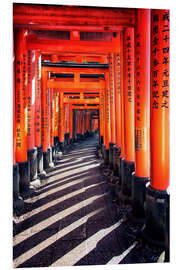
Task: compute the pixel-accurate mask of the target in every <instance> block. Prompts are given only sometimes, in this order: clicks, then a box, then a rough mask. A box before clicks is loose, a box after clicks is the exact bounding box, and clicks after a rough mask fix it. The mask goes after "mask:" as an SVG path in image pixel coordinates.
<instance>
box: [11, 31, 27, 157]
mask: <svg viewBox="0 0 180 270" xmlns="http://www.w3.org/2000/svg"><path fill="white" fill-rule="evenodd" d="M26 34H27V31H26V30H25V29H18V30H16V31H15V47H14V49H15V134H16V135H15V137H16V162H25V161H27V129H26V119H27V118H26V117H27V115H26V110H27V108H26V107H27V74H28V71H27V50H26ZM19 44H21V46H19Z"/></svg>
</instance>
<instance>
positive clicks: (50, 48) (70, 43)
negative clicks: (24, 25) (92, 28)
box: [27, 35, 119, 54]
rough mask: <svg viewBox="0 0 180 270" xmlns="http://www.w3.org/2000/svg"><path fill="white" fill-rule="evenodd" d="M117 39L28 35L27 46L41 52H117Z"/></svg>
mask: <svg viewBox="0 0 180 270" xmlns="http://www.w3.org/2000/svg"><path fill="white" fill-rule="evenodd" d="M118 43H119V42H118V41H117V40H115V39H114V40H113V41H112V42H110V41H107V42H105V41H79V40H63V41H62V40H60V39H50V38H37V37H36V36H34V35H29V36H28V38H27V48H28V49H29V50H40V51H41V53H43V54H44V53H46V52H48V53H50V52H51V53H56V54H58V53H62V52H65V53H76V52H81V53H88V54H90V53H91V54H97V53H98V54H107V53H112V52H118V48H117V45H118Z"/></svg>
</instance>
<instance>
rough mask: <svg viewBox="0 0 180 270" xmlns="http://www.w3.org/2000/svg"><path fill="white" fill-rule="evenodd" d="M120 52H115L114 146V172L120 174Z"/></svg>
mask: <svg viewBox="0 0 180 270" xmlns="http://www.w3.org/2000/svg"><path fill="white" fill-rule="evenodd" d="M120 74H121V73H120V52H119V53H115V54H114V84H115V120H116V147H114V151H115V153H114V164H113V167H114V174H115V175H118V164H119V157H120V155H121V88H120Z"/></svg>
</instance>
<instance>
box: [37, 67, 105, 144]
mask: <svg viewBox="0 0 180 270" xmlns="http://www.w3.org/2000/svg"><path fill="white" fill-rule="evenodd" d="M54 64H55V63H53V64H49V63H48V64H45V63H44V64H43V67H42V95H43V91H45V89H49V88H50V89H53V92H54V93H59V96H60V99H59V104H60V121H61V122H60V132H59V135H60V137H59V140H60V143H61V144H63V142H64V117H62V116H64V104H71V105H72V106H73V107H72V106H71V109H70V110H71V111H70V118H71V119H70V123H71V125H70V128H71V129H70V139H72V109H77V106H75V105H80V104H81V105H84V106H78V109H79V108H80V109H81V110H82V109H99V108H101V110H102V108H103V107H102V105H101V103H100V101H101V100H100V98H99V96H100V97H101V96H102V95H104V93H105V79H106V77H107V74H108V72H107V70H108V65H97V64H96V65H85V64H81V65H79V64H76V65H75V66H76V67H74V65H73V64H72V65H70V66H69V67H67V65H66V67H64V66H63V65H61V64H57V63H56V66H54ZM97 66H98V68H97ZM49 74H54V75H56V74H57V76H58V77H60V78H55V79H54V78H49V79H48V75H49ZM63 74H66V76H63ZM94 74H96V75H94ZM67 75H71V76H67ZM94 76H95V77H97V78H95V79H96V82H95V81H94V78H93V77H94ZM53 77H54V76H53ZM62 77H66V78H65V80H64V78H62ZM68 77H69V78H68ZM81 77H82V78H81ZM86 77H88V78H87V81H86ZM69 93H71V95H72V96H73V98H70V97H68V96H69V95H68V94H69ZM74 94H75V95H76V96H75V97H76V98H74ZM92 94H93V95H94V97H92ZM77 95H78V96H79V98H78V99H77ZM90 96H91V98H90ZM88 97H89V98H88ZM92 105H93V106H92ZM94 105H95V106H94ZM100 106H101V107H100ZM101 110H100V115H101V118H100V122H101V127H102V126H103V118H102V114H103V113H101ZM45 111H46V112H47V110H44V112H45ZM46 117H47V115H46V116H45V118H46ZM101 132H103V130H101ZM43 134H48V133H47V132H46V131H45V132H44V133H43ZM56 135H57V134H56ZM45 136H46V135H45ZM47 136H48V135H47ZM46 138H47V137H46ZM46 138H45V141H46ZM46 148H47V146H45V148H44V149H46Z"/></svg>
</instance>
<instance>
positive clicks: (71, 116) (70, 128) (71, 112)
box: [69, 104, 73, 139]
mask: <svg viewBox="0 0 180 270" xmlns="http://www.w3.org/2000/svg"><path fill="white" fill-rule="evenodd" d="M72 135H73V110H72V104H69V138H70V139H72Z"/></svg>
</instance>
